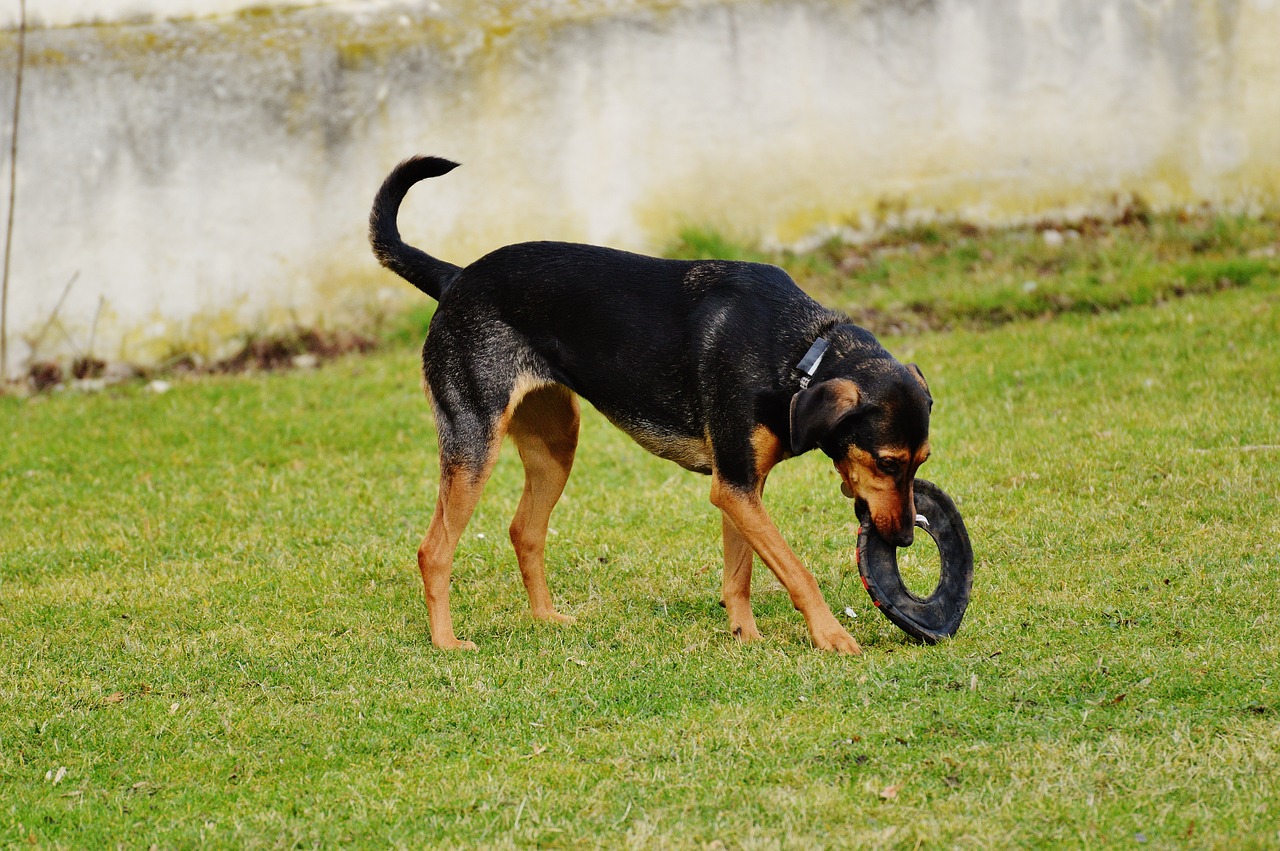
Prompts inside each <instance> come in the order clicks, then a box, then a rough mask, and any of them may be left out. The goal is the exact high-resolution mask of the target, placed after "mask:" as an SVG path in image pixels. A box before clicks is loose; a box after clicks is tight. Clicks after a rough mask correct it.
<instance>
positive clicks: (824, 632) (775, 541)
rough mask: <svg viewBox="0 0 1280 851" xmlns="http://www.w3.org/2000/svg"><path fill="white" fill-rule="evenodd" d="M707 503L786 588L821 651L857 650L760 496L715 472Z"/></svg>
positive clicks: (845, 651) (851, 651) (859, 650)
mask: <svg viewBox="0 0 1280 851" xmlns="http://www.w3.org/2000/svg"><path fill="white" fill-rule="evenodd" d="M711 503H712V504H713V505H715V506H716V507H717V508H719V509H720V510H721V511H723V512H724V514H725V516H726V517H728V518H729V519H730V520H731V521H733V524H734V525H735V526H736V527H737V528H738V531H739V532H741V534H742V537H743V538H745V539H746V541H747V543H749V544H750V545H751V548H752V549H754V550H755V551H756V552H757V553H759V555H760V558H761V560H762V561H764V563H765V564H766V565H768V566H769V569H770V570H772V571H773V574H774V575H775V576H777V577H778V581H779V582H781V583H782V585H783V587H784V588H786V589H787V593H788V594H789V595H790V596H791V602H792V604H793V605H794V606H795V607H796V609H797V610H799V612H800V613H801V614H802V615H804V619H805V622H806V623H807V624H808V627H809V635H810V636H811V637H812V638H813V643H814V645H815V646H816V647H818V648H819V649H821V650H834V651H836V652H838V653H861V652H862V649H861V648H860V647H858V642H856V641H854V640H853V636H851V635H849V633H848V632H847V631H845V629H844V627H842V626H840V624H839V622H838V621H836V618H835V615H833V614H832V613H831V609H830V607H829V606H827V603H826V601H825V600H824V599H823V598H822V592H821V591H820V590H818V582H817V580H816V579H814V577H813V574H812V573H810V572H809V571H808V570H807V569H806V568H805V566H804V565H803V564H802V563H801V562H800V559H799V557H798V556H796V554H795V552H793V551H792V549H791V547H790V546H788V545H787V542H786V541H785V540H783V538H782V535H781V533H779V532H778V528H777V527H776V526H775V525H774V523H773V520H771V519H770V518H769V515H768V514H767V513H766V512H765V510H764V504H763V503H762V502H761V501H760V495H759V494H758V493H755V492H752V491H743V490H740V489H738V488H735V487H733V486H732V485H728V484H726V483H725V482H723V481H722V480H721V479H720V476H719V474H718V473H713V474H712V478H711Z"/></svg>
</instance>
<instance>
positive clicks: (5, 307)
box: [0, 0, 27, 384]
mask: <svg viewBox="0 0 1280 851" xmlns="http://www.w3.org/2000/svg"><path fill="white" fill-rule="evenodd" d="M26 52H27V0H18V71H17V76H16V78H15V80H14V86H13V135H12V138H11V140H10V142H9V216H8V223H7V224H6V226H5V234H4V274H3V277H0V384H2V383H4V382H5V381H7V380H8V379H9V258H10V256H11V255H12V254H13V208H14V202H15V200H16V199H17V188H18V118H19V116H20V115H21V112H22V69H23V65H24V64H25V63H26Z"/></svg>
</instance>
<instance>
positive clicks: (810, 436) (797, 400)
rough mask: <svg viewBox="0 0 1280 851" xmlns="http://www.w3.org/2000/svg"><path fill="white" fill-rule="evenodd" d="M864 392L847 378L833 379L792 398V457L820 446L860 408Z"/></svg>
mask: <svg viewBox="0 0 1280 851" xmlns="http://www.w3.org/2000/svg"><path fill="white" fill-rule="evenodd" d="M861 398H862V393H861V392H859V390H858V385H856V384H854V383H853V382H852V381H850V380H849V379H847V378H833V379H831V380H830V381H824V382H822V383H821V384H815V385H813V386H812V387H807V388H805V389H804V390H801V391H800V392H799V393H797V394H795V395H794V396H792V397H791V454H793V455H800V454H802V453H805V452H808V451H809V450H810V449H812V448H813V447H815V446H817V445H818V441H820V440H822V438H824V437H826V436H827V435H828V434H830V433H831V430H832V429H834V428H835V427H836V426H837V425H839V424H840V422H841V421H842V420H843V419H844V418H845V417H847V416H849V414H851V413H853V411H854V410H855V409H856V408H857V407H858V402H859V401H860V400H861Z"/></svg>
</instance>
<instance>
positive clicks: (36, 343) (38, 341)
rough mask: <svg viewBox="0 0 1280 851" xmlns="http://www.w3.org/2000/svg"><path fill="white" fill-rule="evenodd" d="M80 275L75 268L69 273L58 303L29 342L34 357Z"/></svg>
mask: <svg viewBox="0 0 1280 851" xmlns="http://www.w3.org/2000/svg"><path fill="white" fill-rule="evenodd" d="M79 277H80V270H79V269H76V270H75V271H74V272H72V273H71V278H70V279H69V280H68V281H67V285H66V286H65V287H63V288H62V295H61V296H59V297H58V303H57V304H55V305H54V306H53V313H50V314H49V318H48V319H47V320H45V323H44V327H43V328H41V329H40V333H39V334H37V335H36V337H35V339H34V340H32V341H31V342H30V344H29V345H30V346H31V355H32V357H35V354H36V352H38V351H39V349H40V344H41V343H43V342H44V335H45V334H48V333H49V329H50V328H51V327H53V321H54V320H55V319H57V318H58V311H59V310H61V309H62V303H63V302H64V301H66V300H67V293H69V292H71V285H72V284H74V283H75V282H76V278H79Z"/></svg>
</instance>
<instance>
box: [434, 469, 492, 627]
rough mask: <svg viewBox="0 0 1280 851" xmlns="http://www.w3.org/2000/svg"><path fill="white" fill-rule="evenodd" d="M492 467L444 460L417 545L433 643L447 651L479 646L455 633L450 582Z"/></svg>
mask: <svg viewBox="0 0 1280 851" xmlns="http://www.w3.org/2000/svg"><path fill="white" fill-rule="evenodd" d="M496 454H497V453H496V452H495V453H494V455H495V456H496ZM492 469H493V462H492V461H490V462H488V463H487V464H485V465H484V466H483V467H482V468H480V469H474V468H470V467H469V466H468V465H466V464H461V463H456V462H452V463H451V462H448V461H445V460H444V459H441V464H440V499H439V500H438V501H437V502H436V511H435V515H434V516H433V517H432V518H431V526H430V527H429V528H428V529H427V534H426V537H424V538H423V539H422V545H421V546H419V547H418V570H420V571H421V572H422V588H423V593H424V594H425V595H426V598H427V616H428V618H430V621H431V643H432V644H434V645H435V646H437V647H440V648H442V649H445V650H474V649H476V646H475V644H473V643H472V642H470V641H459V640H458V638H457V636H455V635H454V633H453V615H452V614H451V613H450V611H449V582H450V578H451V576H452V574H453V554H454V552H455V551H456V550H457V548H458V540H459V539H460V538H461V537H462V530H463V529H465V528H466V526H467V521H468V520H470V519H471V514H472V512H474V511H475V507H476V503H478V502H479V501H480V492H481V491H482V490H484V483H485V482H486V481H487V480H488V478H489V473H490V471H491V470H492Z"/></svg>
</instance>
